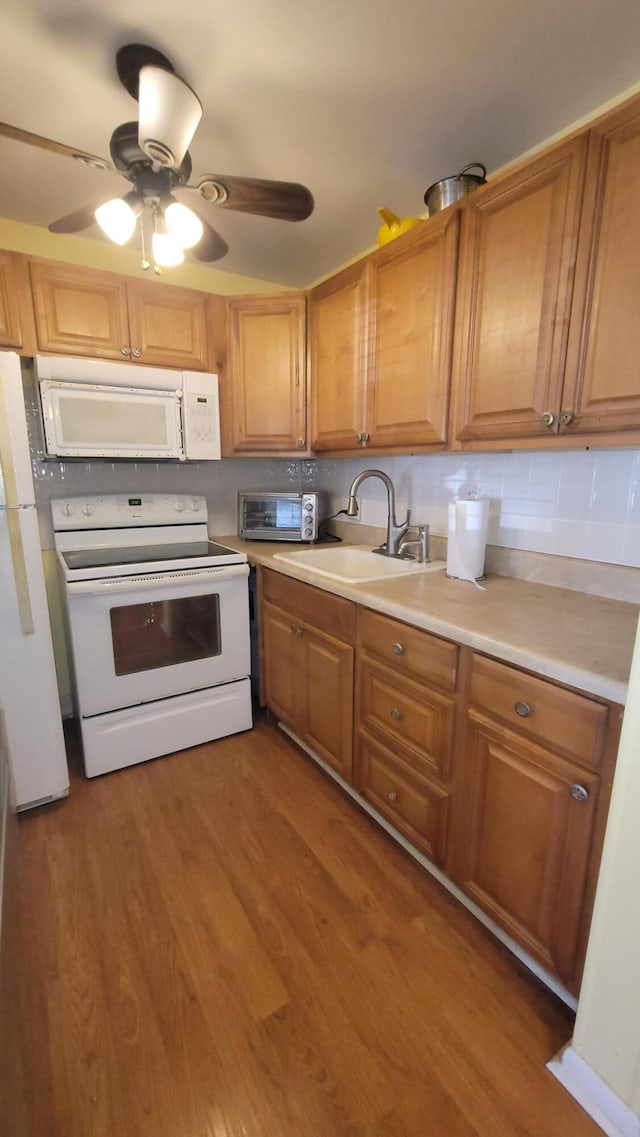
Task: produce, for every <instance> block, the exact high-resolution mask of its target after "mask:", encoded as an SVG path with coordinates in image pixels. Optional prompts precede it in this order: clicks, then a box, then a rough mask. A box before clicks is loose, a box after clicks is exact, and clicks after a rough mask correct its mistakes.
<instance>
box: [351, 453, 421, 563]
mask: <svg viewBox="0 0 640 1137" xmlns="http://www.w3.org/2000/svg"><path fill="white" fill-rule="evenodd" d="M365 478H380V481H381V482H384V484H385V486H386V488H387V539H386V541H385V543H384V545H380V547H379V548H377V549H374V550H373V552H374V553H382V554H383V556H385V557H397V556H398V545H399V542H400V539H401V537H402V535H403V533H405V532H406V530H407V529H408V527H409V522H410V519H411V510H410V509H408V510H407V519H406V521H403V522H402V523H401V524H400V525H398V522H397V520H396V494H395V490H394V488H393V482H392V481H391V478H390V477H388V475H387V474H385V472H384V470H363V471H362V473H360V474H357V475H356V477H355V478H354V479H353V481H352V483H351V489H350V490H349V503H348V505H347V517H357V516H358V500H357V498H356V493H357V492H358V490H359V488H360V486H361V485H362V483H363V482H364V480H365Z"/></svg>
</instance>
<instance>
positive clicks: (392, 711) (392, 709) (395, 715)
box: [391, 707, 402, 721]
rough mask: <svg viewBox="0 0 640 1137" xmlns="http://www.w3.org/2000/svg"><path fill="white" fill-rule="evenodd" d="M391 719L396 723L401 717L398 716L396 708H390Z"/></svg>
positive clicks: (398, 712)
mask: <svg viewBox="0 0 640 1137" xmlns="http://www.w3.org/2000/svg"><path fill="white" fill-rule="evenodd" d="M391 718H392V719H396V721H397V720H398V719H401V718H402V715H401V714H400V711H399V710H398V708H397V707H392V708H391Z"/></svg>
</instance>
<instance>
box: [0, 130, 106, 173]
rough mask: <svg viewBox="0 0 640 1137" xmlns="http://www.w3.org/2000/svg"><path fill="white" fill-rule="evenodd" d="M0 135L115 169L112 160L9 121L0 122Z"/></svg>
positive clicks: (67, 156) (64, 156) (63, 155)
mask: <svg viewBox="0 0 640 1137" xmlns="http://www.w3.org/2000/svg"><path fill="white" fill-rule="evenodd" d="M0 137H2V138H11V139H12V140H13V141H14V142H26V144H27V145H28V146H37V147H38V149H39V150H48V151H49V152H50V153H52V154H61V155H62V157H63V158H75V159H76V161H77V162H83V163H84V164H85V165H86V166H92V167H94V168H95V169H96V170H111V169H113V167H112V165H111V162H107V160H106V158H100V157H98V155H97V154H89V153H87V151H86V150H78V149H76V148H74V147H73V146H66V145H65V143H64V142H54V141H53V139H52V138H44V137H43V136H42V135H41V134H32V133H31V132H30V131H29V130H21V129H20V127H19V126H10V125H9V123H8V122H0Z"/></svg>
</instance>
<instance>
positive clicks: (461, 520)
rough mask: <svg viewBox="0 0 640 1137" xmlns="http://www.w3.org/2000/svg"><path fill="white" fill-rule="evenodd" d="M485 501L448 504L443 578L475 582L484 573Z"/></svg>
mask: <svg viewBox="0 0 640 1137" xmlns="http://www.w3.org/2000/svg"><path fill="white" fill-rule="evenodd" d="M488 520H489V502H488V501H486V500H485V501H479V500H477V499H476V500H467V501H454V502H451V504H450V505H449V531H448V539H447V575H448V576H457V577H459V578H460V580H474V581H475V580H477V579H478V577H481V576H483V574H484V553H485V548H486V545H487V523H488Z"/></svg>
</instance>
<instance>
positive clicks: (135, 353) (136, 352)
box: [131, 347, 142, 359]
mask: <svg viewBox="0 0 640 1137" xmlns="http://www.w3.org/2000/svg"><path fill="white" fill-rule="evenodd" d="M131 354H132V356H133V357H134V359H140V356H141V355H142V352H141V351H140V348H139V347H134V348H132V350H131Z"/></svg>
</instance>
